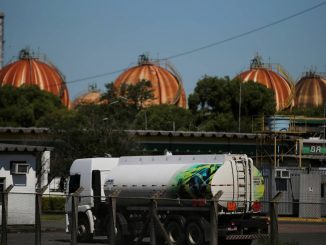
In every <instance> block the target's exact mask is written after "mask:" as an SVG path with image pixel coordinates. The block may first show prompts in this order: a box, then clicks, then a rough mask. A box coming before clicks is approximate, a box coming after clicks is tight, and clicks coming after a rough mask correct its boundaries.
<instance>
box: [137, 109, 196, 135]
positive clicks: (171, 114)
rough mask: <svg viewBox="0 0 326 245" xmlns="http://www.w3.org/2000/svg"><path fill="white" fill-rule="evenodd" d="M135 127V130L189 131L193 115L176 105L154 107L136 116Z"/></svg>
mask: <svg viewBox="0 0 326 245" xmlns="http://www.w3.org/2000/svg"><path fill="white" fill-rule="evenodd" d="M134 125H135V129H150V130H169V131H172V130H189V127H192V115H191V112H190V111H189V110H186V109H183V108H180V107H177V106H175V105H168V104H162V105H153V106H150V107H148V108H145V109H143V110H141V111H140V112H139V113H138V114H137V115H136V118H135V122H134Z"/></svg>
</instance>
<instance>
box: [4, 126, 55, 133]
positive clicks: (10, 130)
mask: <svg viewBox="0 0 326 245" xmlns="http://www.w3.org/2000/svg"><path fill="white" fill-rule="evenodd" d="M48 132H49V128H36V127H30V128H24V127H0V133H24V134H43V133H48Z"/></svg>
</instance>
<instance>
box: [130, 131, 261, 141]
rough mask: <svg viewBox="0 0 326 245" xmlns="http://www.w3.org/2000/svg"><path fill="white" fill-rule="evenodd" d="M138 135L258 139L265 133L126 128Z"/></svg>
mask: <svg viewBox="0 0 326 245" xmlns="http://www.w3.org/2000/svg"><path fill="white" fill-rule="evenodd" d="M126 132H128V133H130V134H132V135H136V136H172V137H206V138H214V137H215V138H234V139H257V138H261V137H264V136H266V135H265V134H254V133H227V132H202V131H199V132H197V131H159V130H126Z"/></svg>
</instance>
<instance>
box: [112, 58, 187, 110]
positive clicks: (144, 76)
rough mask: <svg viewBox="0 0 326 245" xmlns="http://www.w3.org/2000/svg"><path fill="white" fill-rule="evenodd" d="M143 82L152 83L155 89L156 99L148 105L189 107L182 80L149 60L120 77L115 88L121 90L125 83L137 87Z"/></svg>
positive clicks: (115, 83)
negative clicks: (136, 85)
mask: <svg viewBox="0 0 326 245" xmlns="http://www.w3.org/2000/svg"><path fill="white" fill-rule="evenodd" d="M141 80H148V81H150V82H151V85H152V89H153V95H154V99H153V100H151V101H150V102H149V103H147V105H150V104H156V105H160V104H173V105H177V106H179V107H182V108H186V107H187V102H186V94H185V92H184V89H183V85H182V82H181V79H178V77H177V76H176V75H174V74H173V73H172V72H170V71H168V70H166V69H164V68H162V67H161V66H159V65H155V64H154V63H151V62H149V61H148V60H145V61H144V60H143V61H141V62H139V64H138V66H135V67H132V68H130V69H128V70H126V71H125V72H123V73H122V74H121V75H119V77H118V78H117V79H116V80H115V82H114V86H115V87H116V88H120V87H121V85H122V84H124V83H126V84H133V85H135V84H137V83H138V82H139V81H141Z"/></svg>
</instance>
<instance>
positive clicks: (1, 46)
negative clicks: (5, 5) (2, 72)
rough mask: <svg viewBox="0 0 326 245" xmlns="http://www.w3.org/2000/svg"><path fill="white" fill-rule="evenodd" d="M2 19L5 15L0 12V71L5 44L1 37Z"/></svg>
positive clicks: (2, 32)
mask: <svg viewBox="0 0 326 245" xmlns="http://www.w3.org/2000/svg"><path fill="white" fill-rule="evenodd" d="M4 18H5V14H4V13H3V12H0V69H2V67H3V46H4V44H5V41H4V37H3V34H4V31H3V27H4V25H3V22H4Z"/></svg>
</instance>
